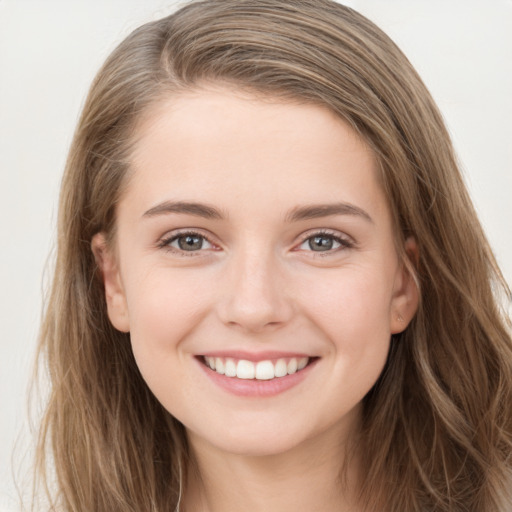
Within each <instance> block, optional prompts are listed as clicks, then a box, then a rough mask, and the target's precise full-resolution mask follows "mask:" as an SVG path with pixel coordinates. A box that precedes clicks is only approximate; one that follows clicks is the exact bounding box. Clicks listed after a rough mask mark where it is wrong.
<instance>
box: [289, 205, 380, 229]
mask: <svg viewBox="0 0 512 512" xmlns="http://www.w3.org/2000/svg"><path fill="white" fill-rule="evenodd" d="M330 215H353V216H356V217H362V218H363V219H364V220H366V221H368V222H371V223H372V224H373V219H372V218H371V217H370V215H369V214H368V213H367V212H366V211H365V210H363V209H362V208H359V207H358V206H355V205H353V204H350V203H332V204H331V203H329V204H312V205H308V206H300V207H297V208H294V209H293V210H291V211H290V213H289V214H288V215H287V216H286V221H287V222H296V221H299V220H308V219H318V218H320V217H328V216H330Z"/></svg>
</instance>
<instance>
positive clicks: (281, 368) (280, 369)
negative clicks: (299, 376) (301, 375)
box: [274, 359, 288, 377]
mask: <svg viewBox="0 0 512 512" xmlns="http://www.w3.org/2000/svg"><path fill="white" fill-rule="evenodd" d="M274 372H275V376H276V377H284V376H285V375H288V365H287V364H286V361H285V360H284V359H279V360H278V361H277V363H276V367H275V370H274Z"/></svg>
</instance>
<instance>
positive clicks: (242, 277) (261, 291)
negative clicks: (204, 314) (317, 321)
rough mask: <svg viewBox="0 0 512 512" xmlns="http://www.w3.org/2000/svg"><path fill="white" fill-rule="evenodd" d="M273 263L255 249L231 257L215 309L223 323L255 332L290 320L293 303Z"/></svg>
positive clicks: (280, 270) (279, 267) (276, 263)
mask: <svg viewBox="0 0 512 512" xmlns="http://www.w3.org/2000/svg"><path fill="white" fill-rule="evenodd" d="M277 260H278V258H276V257H273V256H272V255H270V254H267V255H263V254H262V252H261V251H257V250H252V251H251V250H247V251H244V252H243V253H241V254H239V255H238V256H233V258H232V259H231V261H230V263H229V271H228V272H227V274H228V275H227V278H226V280H225V282H224V283H223V286H222V292H221V298H220V301H219V302H218V306H217V308H218V314H219V317H220V319H221V321H222V322H223V323H225V324H226V325H229V326H231V327H237V328H239V329H241V330H243V331H246V332H251V333H259V332H263V331H268V330H275V329H278V328H280V327H281V326H283V325H285V324H286V323H287V322H288V321H289V320H290V319H291V317H292V315H293V304H292V300H291V297H289V296H288V293H287V290H286V279H285V277H284V272H283V268H282V263H281V262H279V261H277Z"/></svg>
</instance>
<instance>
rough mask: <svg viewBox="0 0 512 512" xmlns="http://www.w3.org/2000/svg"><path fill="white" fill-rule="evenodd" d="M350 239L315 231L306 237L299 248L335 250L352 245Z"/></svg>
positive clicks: (304, 249) (315, 250)
mask: <svg viewBox="0 0 512 512" xmlns="http://www.w3.org/2000/svg"><path fill="white" fill-rule="evenodd" d="M351 246H352V243H351V242H350V241H349V240H346V239H344V238H341V237H339V236H336V235H334V234H331V233H315V234H314V235H313V236H310V237H308V238H306V239H305V240H304V241H303V242H302V243H301V244H300V246H299V250H303V251H313V252H335V251H337V250H338V249H342V248H347V247H351Z"/></svg>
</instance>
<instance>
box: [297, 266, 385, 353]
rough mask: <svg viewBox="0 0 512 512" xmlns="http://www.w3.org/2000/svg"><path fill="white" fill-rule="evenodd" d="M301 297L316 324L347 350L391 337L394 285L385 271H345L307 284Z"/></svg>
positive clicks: (353, 269) (357, 269) (358, 269)
mask: <svg viewBox="0 0 512 512" xmlns="http://www.w3.org/2000/svg"><path fill="white" fill-rule="evenodd" d="M300 295H301V297H302V303H303V304H307V306H306V307H307V309H308V311H309V314H310V316H311V317H312V318H314V319H315V322H316V323H317V324H319V325H321V326H323V328H324V329H325V330H326V331H327V332H328V333H330V335H331V338H332V339H333V340H344V341H345V343H346V344H347V345H348V346H347V347H346V348H350V347H351V345H353V344H354V345H355V346H354V347H353V348H354V350H357V349H358V348H361V347H362V346H364V345H365V342H366V341H368V342H369V341H371V339H372V338H373V337H374V336H377V337H379V338H380V337H382V336H383V337H384V338H385V339H387V338H388V337H389V336H390V334H391V331H390V308H391V298H392V285H391V283H390V282H389V279H385V274H383V273H382V272H375V271H374V272H369V271H367V269H364V268H352V269H344V270H343V271H340V272H337V273H333V274H332V275H331V276H329V279H324V280H313V281H311V282H310V283H305V286H304V287H302V291H301V292H300ZM306 299H307V302H306ZM372 333H373V336H372Z"/></svg>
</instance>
